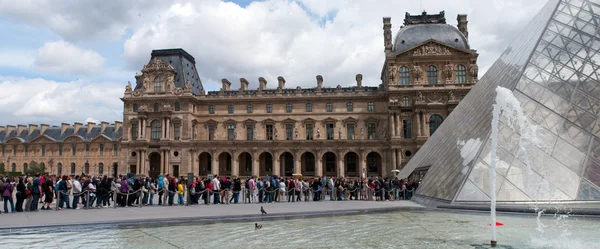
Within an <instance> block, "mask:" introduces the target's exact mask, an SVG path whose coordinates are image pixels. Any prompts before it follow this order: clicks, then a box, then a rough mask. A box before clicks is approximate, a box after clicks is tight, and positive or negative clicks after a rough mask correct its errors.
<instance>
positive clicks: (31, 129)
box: [27, 124, 38, 136]
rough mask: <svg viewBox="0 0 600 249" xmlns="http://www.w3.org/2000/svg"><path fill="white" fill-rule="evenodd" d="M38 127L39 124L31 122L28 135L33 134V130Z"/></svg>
mask: <svg viewBox="0 0 600 249" xmlns="http://www.w3.org/2000/svg"><path fill="white" fill-rule="evenodd" d="M37 128H38V125H34V124H30V125H29V131H28V132H27V136H29V135H31V133H33V131H35V129H37Z"/></svg>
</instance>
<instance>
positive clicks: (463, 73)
mask: <svg viewBox="0 0 600 249" xmlns="http://www.w3.org/2000/svg"><path fill="white" fill-rule="evenodd" d="M465 83H467V68H466V67H465V66H463V65H457V66H456V84H465Z"/></svg>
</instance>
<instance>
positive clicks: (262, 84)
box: [258, 77, 267, 90]
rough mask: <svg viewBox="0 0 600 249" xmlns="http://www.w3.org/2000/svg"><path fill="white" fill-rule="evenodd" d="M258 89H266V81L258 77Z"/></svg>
mask: <svg viewBox="0 0 600 249" xmlns="http://www.w3.org/2000/svg"><path fill="white" fill-rule="evenodd" d="M258 89H260V90H265V89H267V81H266V80H265V78H263V77H258Z"/></svg>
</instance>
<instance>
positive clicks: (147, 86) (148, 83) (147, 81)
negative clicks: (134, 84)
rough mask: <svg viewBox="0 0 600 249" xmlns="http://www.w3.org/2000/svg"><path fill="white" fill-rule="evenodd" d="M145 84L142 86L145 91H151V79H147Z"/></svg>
mask: <svg viewBox="0 0 600 249" xmlns="http://www.w3.org/2000/svg"><path fill="white" fill-rule="evenodd" d="M143 82H144V84H142V86H143V87H144V90H148V89H150V79H149V78H148V77H145V78H144V81H143Z"/></svg>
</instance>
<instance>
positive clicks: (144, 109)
mask: <svg viewBox="0 0 600 249" xmlns="http://www.w3.org/2000/svg"><path fill="white" fill-rule="evenodd" d="M147 111H148V106H147V105H146V104H142V105H140V107H138V112H147Z"/></svg>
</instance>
